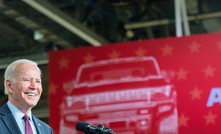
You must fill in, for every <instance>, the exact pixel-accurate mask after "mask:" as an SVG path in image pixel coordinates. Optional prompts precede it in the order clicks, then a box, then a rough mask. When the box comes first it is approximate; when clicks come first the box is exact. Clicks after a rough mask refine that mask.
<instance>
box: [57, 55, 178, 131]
mask: <svg viewBox="0 0 221 134" xmlns="http://www.w3.org/2000/svg"><path fill="white" fill-rule="evenodd" d="M163 74H165V73H162V72H161V71H160V68H159V65H158V63H157V61H156V59H155V58H154V57H142V58H138V57H125V58H117V59H108V60H103V61H96V62H93V63H87V64H82V65H81V66H80V67H79V68H78V71H77V74H76V78H75V80H73V81H71V82H67V83H64V84H63V89H64V90H65V91H67V94H69V95H66V96H64V98H63V103H62V105H61V120H60V128H59V131H60V132H59V133H61V134H63V133H72V134H81V133H82V132H79V131H76V129H75V124H76V123H77V121H83V122H87V123H90V124H92V125H98V124H102V125H103V126H105V127H106V128H110V129H111V130H112V131H114V132H116V133H120V134H177V133H178V119H177V118H178V115H177V106H176V91H175V87H174V86H173V84H171V83H170V80H169V78H170V77H169V75H163Z"/></svg>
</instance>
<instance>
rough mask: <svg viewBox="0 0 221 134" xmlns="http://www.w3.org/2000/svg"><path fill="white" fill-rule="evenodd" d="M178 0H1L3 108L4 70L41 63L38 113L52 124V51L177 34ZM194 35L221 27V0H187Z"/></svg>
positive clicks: (0, 84)
mask: <svg viewBox="0 0 221 134" xmlns="http://www.w3.org/2000/svg"><path fill="white" fill-rule="evenodd" d="M174 3H175V1H174V0H0V74H1V75H0V76H1V77H0V81H1V82H0V106H2V105H3V104H4V103H5V102H6V101H7V96H6V95H4V85H3V81H4V71H5V68H6V67H7V65H8V64H9V63H10V62H12V61H13V60H15V59H21V58H28V59H31V60H34V61H36V62H38V63H39V67H40V68H41V70H42V73H43V77H42V80H43V94H42V97H41V99H40V101H39V103H38V105H37V106H36V107H35V108H34V109H33V113H34V114H35V115H36V116H37V117H38V118H40V119H41V120H43V121H45V122H46V123H48V118H49V115H48V110H49V109H48V94H47V93H48V66H47V64H48V52H49V51H58V50H62V49H72V48H80V47H89V46H91V47H92V46H93V47H97V46H102V45H108V44H113V43H118V42H128V41H136V40H148V39H157V38H165V37H175V36H176V27H175V12H176V11H175V4H174ZM185 3H186V11H187V15H188V20H189V21H188V22H189V30H190V34H191V35H193V34H202V33H211V32H219V31H221V25H220V24H221V23H220V22H221V6H220V4H221V1H220V0H186V1H185Z"/></svg>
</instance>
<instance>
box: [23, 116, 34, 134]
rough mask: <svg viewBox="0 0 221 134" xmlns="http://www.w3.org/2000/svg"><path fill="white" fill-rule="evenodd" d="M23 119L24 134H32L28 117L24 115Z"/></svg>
mask: <svg viewBox="0 0 221 134" xmlns="http://www.w3.org/2000/svg"><path fill="white" fill-rule="evenodd" d="M23 119H24V121H25V134H33V132H32V129H31V124H30V122H29V117H28V115H24V117H23Z"/></svg>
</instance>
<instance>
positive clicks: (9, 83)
mask: <svg viewBox="0 0 221 134" xmlns="http://www.w3.org/2000/svg"><path fill="white" fill-rule="evenodd" d="M6 86H7V89H8V93H9V94H12V93H13V90H12V82H11V81H10V80H6Z"/></svg>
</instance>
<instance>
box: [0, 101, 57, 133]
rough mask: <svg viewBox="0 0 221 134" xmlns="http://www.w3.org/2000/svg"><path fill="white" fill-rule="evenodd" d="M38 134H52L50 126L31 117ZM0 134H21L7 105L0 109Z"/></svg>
mask: <svg viewBox="0 0 221 134" xmlns="http://www.w3.org/2000/svg"><path fill="white" fill-rule="evenodd" d="M32 119H33V122H34V125H35V128H36V130H37V133H38V134H53V131H52V129H51V127H50V126H48V125H47V124H46V123H44V122H42V121H40V120H39V119H38V118H36V117H35V116H34V115H33V116H32ZM0 134H22V133H21V130H20V129H19V127H18V125H17V122H16V121H15V118H14V116H13V114H12V112H11V110H10V109H9V108H8V105H7V103H5V104H4V105H3V106H2V107H0Z"/></svg>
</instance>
